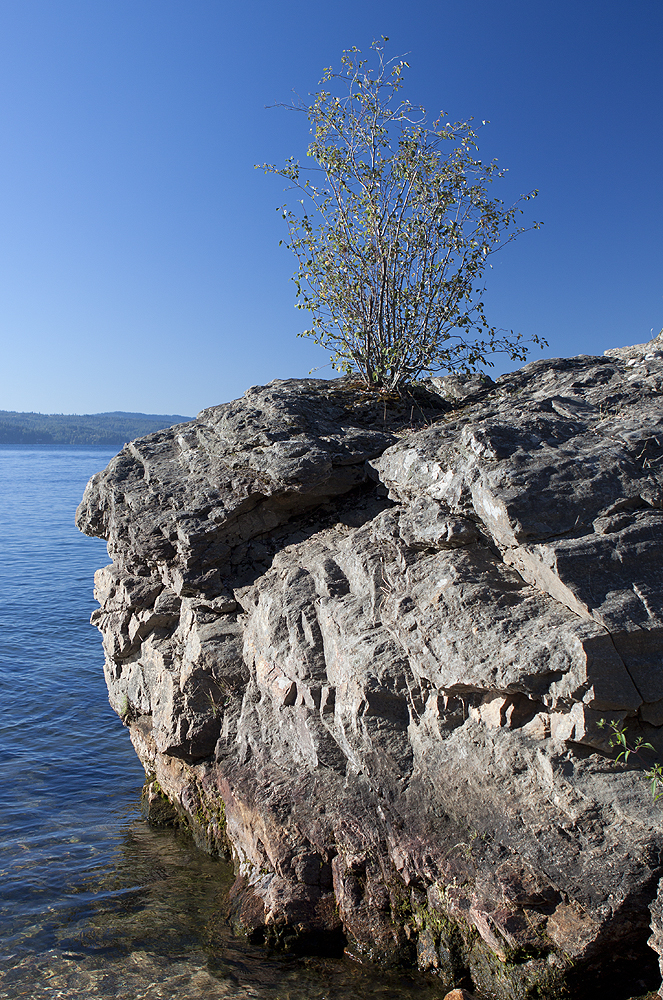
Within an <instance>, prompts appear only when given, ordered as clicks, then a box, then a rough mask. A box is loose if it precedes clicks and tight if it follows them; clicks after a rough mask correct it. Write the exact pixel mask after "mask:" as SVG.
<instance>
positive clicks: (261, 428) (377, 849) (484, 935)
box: [77, 338, 663, 1000]
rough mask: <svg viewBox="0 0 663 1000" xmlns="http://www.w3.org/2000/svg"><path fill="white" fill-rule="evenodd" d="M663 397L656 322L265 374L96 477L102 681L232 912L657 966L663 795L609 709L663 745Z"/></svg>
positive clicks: (388, 935)
mask: <svg viewBox="0 0 663 1000" xmlns="http://www.w3.org/2000/svg"><path fill="white" fill-rule="evenodd" d="M662 399H663V341H661V339H660V338H659V339H657V340H655V341H653V342H651V343H649V344H646V345H640V346H638V347H636V348H629V349H626V348H624V349H620V350H619V351H612V352H607V355H606V356H605V357H602V358H597V357H587V356H580V357H577V358H570V359H553V360H550V361H539V362H535V363H533V364H530V365H527V366H526V367H525V368H523V369H521V370H520V371H519V372H515V373H513V374H511V375H506V376H502V377H501V378H499V379H497V380H496V381H495V382H491V381H490V380H487V379H484V380H477V379H474V380H465V382H464V380H463V378H462V377H459V376H453V377H449V380H448V382H445V379H430V380H427V381H426V382H424V383H422V384H421V385H419V386H416V387H413V388H412V390H411V394H410V396H409V397H408V398H403V397H401V398H392V397H389V398H383V397H381V396H379V395H377V394H375V395H372V394H370V393H366V392H365V391H363V390H360V389H359V388H358V387H356V386H355V385H353V383H352V381H351V380H349V379H347V378H344V379H338V380H334V381H323V380H316V379H304V380H287V381H278V380H277V381H275V382H272V383H270V384H269V385H267V386H263V387H260V386H257V387H253V388H252V389H250V390H249V391H248V392H247V393H246V395H245V396H244V397H243V398H242V399H241V400H236V401H234V402H232V403H228V404H225V405H223V406H218V407H212V408H210V409H208V410H204V411H203V412H202V413H201V414H200V415H199V417H198V419H197V420H195V421H193V422H192V423H189V424H182V425H179V426H177V427H174V428H171V429H169V430H165V431H159V432H157V433H155V434H152V435H149V436H148V437H146V438H143V439H141V440H139V441H135V442H132V443H131V444H129V445H127V446H126V447H125V448H124V449H123V451H122V452H121V453H120V454H119V455H118V456H117V457H116V458H115V459H113V461H112V462H111V463H110V465H109V466H108V468H107V469H106V470H105V471H104V472H102V473H99V474H98V475H97V476H95V477H94V478H93V479H92V480H91V482H90V483H89V485H88V487H87V489H86V492H85V496H84V498H83V502H82V503H81V505H80V507H79V510H78V513H77V523H78V525H79V527H80V528H81V530H83V531H85V532H87V533H88V534H93V535H97V536H100V537H104V538H106V539H107V541H108V549H109V554H110V556H111V558H112V564H111V565H110V566H108V567H106V568H105V569H102V570H99V571H98V573H97V574H96V577H95V584H96V590H95V593H96V596H97V599H98V600H99V603H100V609H99V610H98V611H96V612H95V613H94V615H93V621H94V623H95V624H96V625H97V626H98V627H99V628H100V629H101V631H102V634H103V637H104V649H105V656H106V663H105V672H106V680H107V683H108V688H109V695H110V700H111V703H112V705H113V706H114V708H115V709H116V711H118V714H120V715H121V716H122V718H123V720H124V721H125V722H126V724H127V725H128V726H129V729H130V732H131V735H132V739H133V742H134V746H135V747H136V750H137V753H138V755H139V757H140V758H141V760H142V762H143V764H144V766H145V769H146V773H147V774H148V776H149V782H150V783H151V784H150V788H151V791H148V793H147V799H148V805H149V801H153V806H154V809H158V811H159V816H160V817H161V821H167V820H168V819H174V818H177V820H178V822H182V823H185V824H186V825H188V826H189V827H190V829H191V830H192V833H193V835H194V836H195V837H196V839H197V841H198V842H199V843H200V844H201V845H202V846H204V847H205V848H206V849H207V850H212V851H213V850H217V851H228V852H230V853H231V854H232V855H233V857H234V859H235V863H236V870H237V883H236V886H235V889H234V892H233V894H232V899H231V901H230V910H229V919H231V920H232V922H233V923H234V924H235V925H237V926H244V927H245V929H247V930H248V931H249V932H250V933H251V934H252V935H253V936H254V937H255V938H256V939H260V940H264V941H266V942H268V943H270V942H271V943H272V944H273V945H274V946H281V947H287V948H294V949H297V948H301V947H310V946H312V945H317V946H318V947H321V948H324V947H327V948H332V949H333V947H338V946H339V942H341V941H345V943H346V945H347V947H348V948H349V949H350V950H353V951H354V952H356V953H357V954H358V955H361V956H364V957H368V958H372V959H374V960H377V961H381V962H385V963H414V962H418V964H419V965H420V967H422V968H424V969H428V970H430V971H431V972H432V973H434V974H436V975H437V976H438V977H439V978H440V980H441V982H442V985H444V986H445V987H446V988H448V989H453V988H458V989H465V988H467V989H469V990H475V989H476V990H483V991H484V992H487V993H488V994H489V995H491V996H495V997H498V998H503V1000H507V998H509V1000H511V998H516V997H518V998H520V997H522V998H527V997H534V996H538V997H548V998H550V1000H552V998H555V997H562V996H564V995H566V992H567V991H568V990H570V989H573V991H574V993H573V995H574V996H582V995H583V989H585V991H586V992H587V989H588V987H586V985H583V984H587V983H591V984H592V985H591V989H592V990H595V989H596V987H597V983H599V982H600V981H606V982H610V983H611V988H615V989H617V988H618V985H615V984H619V982H620V981H621V982H623V983H624V984H627V983H628V982H629V981H633V977H634V969H637V970H638V975H637V976H636V977H635V978H636V979H647V977H648V976H649V977H651V976H655V967H656V960H655V955H654V952H653V951H651V950H650V949H649V948H648V947H647V938H648V935H649V933H650V931H649V922H650V917H649V909H648V908H649V904H650V903H652V901H653V900H655V898H656V894H657V889H658V881H659V878H660V876H661V864H660V860H659V858H660V852H661V848H662V847H663V820H662V815H661V810H660V806H657V805H656V804H654V803H653V802H652V799H651V796H650V794H649V790H648V786H647V782H646V781H645V780H644V778H643V775H642V768H641V767H639V766H637V763H636V762H635V761H631V764H635V766H630V765H629V767H627V768H619V767H616V766H615V765H614V763H613V762H612V761H611V760H610V748H609V746H608V743H607V737H606V730H605V728H601V727H600V726H599V723H600V721H601V719H603V718H606V717H607V718H610V719H616V720H622V721H623V722H624V724H625V725H627V726H628V729H629V732H632V733H633V734H634V735H641V736H642V737H643V738H644V739H645V740H646V741H647V742H650V743H652V744H653V745H654V747H655V748H656V750H657V751H658V752H659V753H660V752H661V751H663V664H662V662H661V657H662V654H663V586H662V584H663V570H662V565H663V559H662V557H663V530H662V529H663V407H662V405H661V402H662ZM155 782H157V783H158V786H156V785H155V784H154V783H155ZM155 789H158V790H155ZM150 796H152V799H151V800H150ZM164 797H165V799H164ZM166 800H167V801H168V802H169V803H170V804H171V810H172V811H171V812H169V811H168V808H167V807H166V806H165V805H164V802H165V801H166ZM659 898H660V897H659ZM657 905H658V909H656V906H657ZM659 911H660V903H659V904H654V910H653V912H654V914H655V918H656V919H658V916H657V914H658V913H659ZM659 922H660V921H659ZM657 926H658V925H657V924H656V925H655V929H654V936H653V938H652V941H654V943H655V945H656V947H657V950H659V951H660V948H659V947H658V942H659V941H660V934H659V933H658V930H656V927H657ZM652 970H654V971H652ZM625 989H627V987H625ZM590 993H591V990H590ZM615 995H618V994H615ZM623 995H624V996H626V995H628V991H627V992H625V993H624V994H623Z"/></svg>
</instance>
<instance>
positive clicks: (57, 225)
mask: <svg viewBox="0 0 663 1000" xmlns="http://www.w3.org/2000/svg"><path fill="white" fill-rule="evenodd" d="M380 35H388V36H389V38H390V42H389V52H390V54H402V53H408V60H409V62H410V65H411V69H410V70H409V72H408V74H407V78H406V83H405V88H404V95H405V96H407V97H409V98H410V99H411V100H412V101H413V102H415V103H419V104H423V105H424V106H425V107H426V109H427V110H428V111H429V112H430V113H431V115H434V114H435V113H436V112H437V111H438V110H440V109H441V108H442V109H444V111H445V112H446V113H447V116H448V118H451V119H464V118H467V117H469V116H472V115H473V116H475V118H476V119H478V120H481V119H489V120H490V123H491V124H490V126H489V127H488V128H486V129H484V130H482V133H481V150H480V153H481V156H482V158H483V159H486V160H488V159H491V158H492V157H497V158H498V159H499V161H500V164H501V165H503V166H507V167H509V174H508V178H507V179H506V180H505V181H504V182H503V183H502V185H501V190H500V191H498V190H495V194H500V196H501V197H502V198H503V199H504V200H505V201H506V202H509V203H510V202H511V201H514V200H515V199H516V198H517V197H518V195H519V194H521V193H522V192H524V191H528V190H530V189H532V188H538V189H539V191H540V195H539V198H538V199H537V200H536V201H535V202H533V203H531V204H532V207H531V211H530V213H529V214H530V216H531V217H532V218H536V219H541V220H543V222H544V223H545V225H544V228H543V229H541V230H539V231H537V232H530V233H526V234H525V235H523V236H521V237H520V240H519V241H518V242H517V243H515V244H512V245H511V246H510V247H508V248H507V249H506V250H505V251H504V252H503V253H502V254H500V255H499V256H498V257H496V258H494V269H493V271H491V272H489V279H488V293H487V296H486V306H487V315H488V318H489V319H490V320H491V321H492V322H493V323H495V324H496V325H498V326H501V327H506V328H508V329H513V330H516V331H520V332H521V333H522V334H523V335H524V336H525V337H529V336H531V335H532V334H538V335H539V336H543V337H545V338H546V339H547V340H548V341H549V343H550V347H549V348H548V349H546V351H545V352H544V356H551V357H552V356H559V355H573V354H579V353H584V354H598V353H602V352H603V350H605V349H606V348H608V347H615V346H620V345H623V344H628V343H638V342H641V341H643V340H646V339H648V338H649V337H650V336H651V331H652V330H653V331H654V333H657V332H658V331H659V330H660V329H661V326H663V297H662V293H663V288H662V287H661V256H662V254H661V231H662V229H663V227H662V225H661V222H662V219H661V216H662V214H663V213H662V200H663V199H662V192H663V183H662V181H663V177H662V166H661V165H662V164H663V155H662V153H663V150H662V145H663V142H662V138H661V137H662V128H661V125H662V122H661V118H662V109H663V84H662V83H661V76H660V49H661V42H662V40H663V4H661V2H660V0H629V2H628V3H624V2H623V0H621V2H619V3H617V2H612V0H573V2H568V0H555V2H554V3H551V2H549V0H530V2H524V0H436V2H422V0H408V3H407V4H404V3H403V2H402V0H379V2H377V0H376V2H374V0H351V2H350V0H325V2H317V0H309V2H302V0H281V2H280V3H278V4H277V3H274V2H267V0H244V2H243V3H241V4H238V3H236V2H233V3H230V2H226V0H177V2H174V0H57V2H53V0H20V2H19V0H0V336H1V337H2V364H1V365H0V409H12V410H37V411H40V412H64V413H83V412H87V413H90V412H99V411H104V410H130V411H144V412H151V413H184V414H191V415H193V414H195V413H196V412H198V411H199V410H200V409H202V408H203V407H204V406H210V405H212V404H215V403H220V402H223V401H225V400H227V399H231V398H234V397H236V396H239V395H241V394H242V393H243V392H244V391H245V389H247V388H248V387H249V386H250V385H255V384H258V383H264V382H267V381H269V380H270V379H272V378H286V377H292V376H305V375H306V374H307V373H308V371H309V370H310V369H311V368H313V367H315V366H317V365H324V364H325V363H326V361H327V355H326V353H325V352H324V351H323V350H322V349H321V348H318V347H316V346H315V345H314V344H313V343H311V342H309V341H304V340H301V339H298V338H297V337H296V334H297V332H298V331H299V330H300V329H301V328H302V325H303V323H302V320H303V314H301V313H299V312H297V311H296V310H295V309H294V308H293V305H294V285H293V284H292V282H291V281H290V280H289V279H290V275H291V274H292V271H293V260H292V258H291V256H290V253H289V251H287V250H286V249H284V248H283V247H279V245H278V244H279V240H280V239H281V238H282V237H283V236H284V235H285V234H284V231H283V228H282V227H283V225H284V223H283V222H282V220H281V218H280V216H279V215H278V213H277V212H276V211H275V209H276V207H277V206H278V205H279V204H280V203H281V201H282V200H283V191H282V188H283V183H282V182H281V181H280V179H279V178H276V177H272V176H265V175H264V174H263V173H262V172H260V171H256V170H254V169H253V165H254V164H255V163H258V162H263V161H271V162H276V163H281V162H282V161H283V160H284V159H285V158H286V157H287V156H290V155H294V156H297V157H302V158H303V157H304V155H305V151H306V145H307V141H308V130H307V128H308V127H307V123H306V120H305V118H304V117H303V116H301V115H297V114H293V113H288V112H286V111H282V110H278V109H268V108H266V107H265V105H271V104H274V103H275V102H278V101H288V100H289V98H290V96H291V92H292V90H293V89H294V90H295V91H297V92H298V93H300V94H302V95H306V94H307V93H310V92H312V91H314V90H315V89H316V87H317V83H318V80H319V78H320V76H321V73H322V69H323V67H324V66H327V65H330V64H331V65H333V66H337V65H338V64H339V61H340V54H341V51H342V50H343V49H344V48H347V47H350V46H352V45H357V46H359V48H361V49H368V47H369V46H370V43H371V41H372V40H373V39H374V38H376V37H378V36H380ZM526 218H527V216H526ZM540 356H542V355H541V353H540V352H539V351H536V352H535V353H534V354H533V355H532V357H540ZM512 367H514V366H513V364H510V363H508V362H506V363H504V364H502V365H501V367H498V368H497V371H498V372H499V371H502V370H508V369H509V368H512ZM320 374H321V375H331V374H332V373H331V372H330V371H329V369H326V370H323V371H322V372H321V373H320Z"/></svg>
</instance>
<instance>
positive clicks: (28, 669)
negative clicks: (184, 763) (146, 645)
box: [0, 446, 444, 1000]
mask: <svg viewBox="0 0 663 1000" xmlns="http://www.w3.org/2000/svg"><path fill="white" fill-rule="evenodd" d="M111 456H112V453H111V452H105V451H100V450H95V451H93V450H89V451H84V450H74V449H70V450H55V449H49V448H48V447H46V446H45V447H41V448H39V447H34V448H30V449H25V448H18V447H17V448H11V447H7V446H4V448H2V449H0V699H1V706H2V710H1V712H0V998H3V1000H4V998H7V1000H13V998H15V997H33V998H42V997H43V998H46V997H48V998H54V997H62V998H78V997H80V998H83V997H91V998H97V997H114V998H127V1000H128V998H131V1000H138V998H146V1000H147V998H157V997H167V998H170V997H177V998H178V1000H188V998H191V1000H193V998H199V997H200V998H202V997H205V998H207V997H209V998H215V997H237V998H249V997H252V998H258V1000H300V998H301V1000H303V998H305V997H307V998H319V1000H323V998H324V1000H345V998H347V1000H350V998H353V1000H356V998H357V997H367V998H376V1000H378V998H380V1000H392V998H393V1000H409V998H414V997H415V996H416V997H417V998H419V1000H435V998H438V997H441V996H443V995H444V990H440V989H437V988H436V987H435V984H434V983H431V982H430V981H429V980H425V979H420V978H418V977H416V976H415V977H413V978H411V979H410V978H407V977H396V976H392V977H390V976H386V975H384V976H382V975H376V974H375V972H374V970H371V969H367V968H364V967H362V966H358V965H356V964H355V963H353V962H351V961H350V960H347V959H340V960H329V959H324V960H323V959H309V960H299V961H297V960H283V959H275V958H269V957H267V956H266V955H264V954H263V953H262V952H261V951H259V950H258V949H255V948H252V947H250V946H248V945H246V943H245V942H243V941H242V940H241V939H237V938H234V937H233V936H232V935H231V934H230V933H229V931H228V930H227V928H225V926H224V925H223V923H222V922H221V921H219V919H218V917H215V915H216V914H217V913H218V911H219V909H220V907H221V906H222V903H223V898H224V894H225V893H226V892H227V889H228V887H229V884H230V882H231V881H232V872H231V870H230V868H229V866H228V865H226V864H225V863H223V862H218V861H215V860H213V859H211V858H208V857H207V856H206V855H204V854H202V853H201V852H199V851H197V850H196V849H195V848H194V847H193V846H192V845H191V844H190V843H189V842H188V841H187V840H186V839H185V838H184V837H182V836H180V835H178V834H176V833H174V832H172V831H168V830H165V831H158V830H153V829H151V828H150V827H148V826H147V825H146V824H145V823H144V822H143V820H142V819H141V817H140V811H139V802H140V790H141V786H142V782H143V772H142V768H141V767H140V764H139V763H138V759H137V758H136V756H135V754H134V751H133V748H132V746H131V744H130V742H129V739H128V736H127V733H126V731H125V730H124V729H123V727H122V725H121V723H120V722H119V720H118V718H117V717H116V716H115V714H114V713H113V712H112V711H111V709H110V707H109V706H108V702H107V699H106V689H105V686H104V681H103V674H102V664H103V654H102V650H101V640H100V637H99V634H98V632H97V631H96V629H93V628H92V627H90V625H89V624H88V622H89V617H90V613H91V611H92V610H93V609H94V607H95V606H96V605H95V604H94V601H93V598H92V575H93V573H94V570H95V569H96V568H98V567H99V566H103V565H104V564H105V563H106V562H108V559H107V555H106V549H105V545H104V543H103V542H101V541H99V540H97V539H90V538H85V537H84V536H83V535H80V534H79V533H78V531H77V530H76V528H75V527H74V524H73V517H74V511H75V509H76V505H77V504H78V502H79V500H80V498H81V495H82V493H83V489H84V486H85V483H86V482H87V480H88V479H89V477H90V476H91V475H92V474H93V473H94V472H96V471H98V470H99V469H102V468H103V467H104V466H105V465H106V464H107V462H108V460H109V459H110V458H111Z"/></svg>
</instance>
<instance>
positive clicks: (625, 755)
mask: <svg viewBox="0 0 663 1000" xmlns="http://www.w3.org/2000/svg"><path fill="white" fill-rule="evenodd" d="M597 725H598V727H599V729H605V728H606V726H607V727H608V728H609V729H610V732H611V736H610V738H609V740H608V742H609V744H610V746H611V747H613V748H614V749H616V748H617V747H619V753H618V754H617V756H616V758H615V763H621V764H623V765H624V766H626V765H627V764H628V761H629V757H631V756H633V755H635V756H636V757H637V758H638V759H639V760H640V761H641V763H643V764H644V763H646V761H645V759H644V757H643V755H642V751H643V750H647V751H651V753H656V749H655V748H654V747H653V746H652V744H651V743H645V741H644V739H643V737H642V736H636V738H635V742H633V743H630V742H629V739H628V737H627V728H626V726H625V725H624V723H623V722H621V721H620V720H618V719H611V720H610V722H608V720H607V719H600V720H599V722H598V723H597ZM644 776H645V778H646V779H647V781H649V783H650V786H651V795H652V799H653V800H654V802H658V800H659V799H660V798H663V765H661V764H660V763H659V762H658V761H657V762H656V763H654V764H651V765H650V767H649V768H648V769H647V770H646V771H645V772H644Z"/></svg>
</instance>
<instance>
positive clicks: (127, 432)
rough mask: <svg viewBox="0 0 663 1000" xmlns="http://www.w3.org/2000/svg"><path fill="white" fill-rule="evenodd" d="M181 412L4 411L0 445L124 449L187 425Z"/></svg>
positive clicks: (2, 413)
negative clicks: (138, 440) (136, 440)
mask: <svg viewBox="0 0 663 1000" xmlns="http://www.w3.org/2000/svg"><path fill="white" fill-rule="evenodd" d="M191 419H192V418H191V417H183V416H182V415H181V414H179V413H171V414H163V413H124V412H123V411H122V410H115V411H114V412H113V413H83V414H80V415H79V414H75V413H71V414H69V413H16V412H14V411H13V410H0V445H3V444H67V445H93V446H95V447H106V448H121V447H122V445H124V444H126V442H127V441H133V439H134V438H137V437H143V435H145V434H151V433H152V431H160V430H161V429H162V428H164V427H172V426H173V424H183V423H185V422H186V421H187V420H191Z"/></svg>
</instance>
